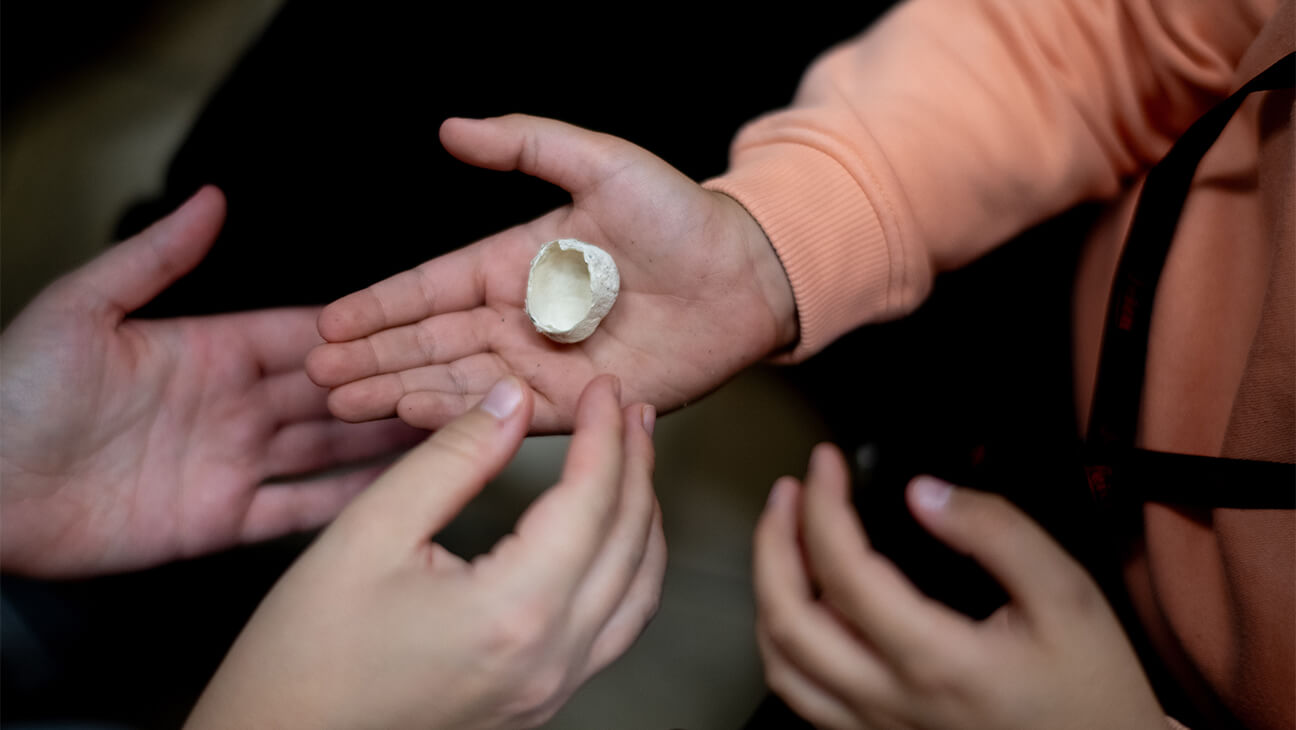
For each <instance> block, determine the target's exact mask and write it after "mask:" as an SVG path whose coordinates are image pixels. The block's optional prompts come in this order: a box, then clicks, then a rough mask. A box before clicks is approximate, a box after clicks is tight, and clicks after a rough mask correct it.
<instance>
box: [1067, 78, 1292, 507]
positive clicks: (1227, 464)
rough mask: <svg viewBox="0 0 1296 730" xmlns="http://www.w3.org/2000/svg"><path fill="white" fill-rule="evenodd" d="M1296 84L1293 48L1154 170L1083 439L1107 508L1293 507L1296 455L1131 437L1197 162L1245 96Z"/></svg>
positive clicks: (1115, 290) (1119, 279) (1116, 294)
mask: <svg viewBox="0 0 1296 730" xmlns="http://www.w3.org/2000/svg"><path fill="white" fill-rule="evenodd" d="M1293 86H1296V53H1289V54H1287V55H1286V56H1284V57H1283V58H1282V59H1281V60H1279V61H1278V62H1277V63H1275V64H1274V65H1272V66H1270V67H1269V68H1268V69H1266V70H1265V71H1264V72H1263V73H1261V74H1260V75H1259V76H1257V77H1255V78H1254V79H1252V80H1251V81H1250V82H1249V83H1247V84H1246V85H1245V86H1243V87H1242V88H1241V89H1239V90H1238V91H1237V92H1236V93H1234V94H1233V95H1232V96H1230V97H1229V98H1228V99H1226V100H1224V101H1223V102H1222V103H1220V104H1219V105H1218V106H1216V107H1215V108H1213V109H1211V110H1210V111H1208V112H1206V113H1205V114H1204V115H1202V117H1201V118H1200V119H1198V120H1197V121H1196V122H1195V123H1194V124H1193V125H1192V126H1191V127H1189V128H1188V131H1187V132H1185V133H1184V134H1183V136H1182V137H1180V138H1179V140H1178V141H1177V142H1175V144H1174V146H1173V147H1171V149H1170V151H1169V153H1167V154H1166V156H1165V158H1164V159H1162V160H1161V162H1160V163H1158V164H1157V165H1156V166H1155V167H1153V168H1152V170H1151V171H1149V172H1148V176H1147V180H1146V182H1145V183H1144V186H1143V191H1142V193H1141V194H1140V196H1139V201H1138V207H1137V208H1136V209H1135V213H1134V220H1133V222H1132V223H1131V224H1130V230H1129V234H1128V236H1127V238H1126V241H1125V248H1124V250H1123V251H1122V252H1121V257H1120V263H1119V264H1118V265H1117V267H1116V278H1115V281H1114V282H1113V283H1112V291H1111V296H1110V298H1109V300H1108V303H1107V318H1106V321H1105V323H1104V325H1103V338H1102V351H1101V355H1100V356H1099V360H1098V378H1097V381H1096V383H1095V386H1094V395H1093V402H1092V405H1091V407H1090V412H1089V430H1088V435H1087V437H1086V439H1085V441H1086V443H1085V448H1086V452H1087V458H1086V466H1085V471H1086V474H1087V476H1088V481H1089V489H1090V491H1091V492H1092V493H1093V496H1094V497H1095V499H1096V500H1097V501H1098V503H1099V505H1100V507H1104V508H1106V507H1110V506H1111V505H1113V504H1122V505H1136V504H1141V503H1143V502H1165V503H1169V504H1177V505H1185V506H1196V507H1235V508H1256V509H1293V508H1296V464H1285V463H1278V462H1268V461H1250V460H1245V459H1226V458H1219V457H1207V456H1191V455H1186V454H1171V453H1166V452H1158V451H1150V450H1147V449H1140V448H1136V447H1135V446H1134V437H1135V434H1136V432H1137V428H1138V418H1139V407H1140V401H1141V396H1142V392H1143V381H1144V378H1145V376H1146V370H1147V350H1148V333H1149V331H1150V329H1151V323H1152V302H1153V298H1154V297H1155V296H1156V288H1157V282H1158V281H1159V280H1160V278H1161V270H1162V268H1163V267H1164V266H1165V260H1166V256H1167V254H1168V253H1169V251H1170V244H1171V241H1172V240H1173V238H1174V233H1175V228H1176V227H1177V226H1178V223H1179V216H1180V213H1181V212H1182V211H1183V206H1184V200H1185V198H1187V195H1188V189H1189V187H1190V186H1191V185H1192V179H1193V175H1194V174H1195V172H1196V170H1197V165H1198V163H1199V162H1201V159H1202V157H1203V156H1204V155H1205V154H1206V151H1207V150H1208V149H1210V147H1211V145H1213V144H1214V143H1215V140H1216V139H1217V138H1218V137H1219V135H1220V133H1221V132H1222V131H1223V130H1224V127H1225V125H1227V124H1228V122H1229V120H1230V119H1232V117H1233V115H1234V113H1236V112H1237V110H1238V107H1240V106H1241V105H1242V102H1243V100H1244V99H1245V98H1246V97H1247V96H1248V95H1250V94H1252V93H1254V92H1257V91H1267V90H1272V89H1280V88H1291V87H1293Z"/></svg>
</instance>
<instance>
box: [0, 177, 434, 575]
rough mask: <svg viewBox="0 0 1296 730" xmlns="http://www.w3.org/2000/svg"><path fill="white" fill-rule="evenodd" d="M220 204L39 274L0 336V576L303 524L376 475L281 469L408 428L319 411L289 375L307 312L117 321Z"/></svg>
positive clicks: (210, 226) (148, 294)
mask: <svg viewBox="0 0 1296 730" xmlns="http://www.w3.org/2000/svg"><path fill="white" fill-rule="evenodd" d="M224 217H225V199H224V197H223V196H222V195H221V193H220V191H219V190H216V189H215V188H204V189H203V190H201V191H199V192H198V194H197V195H195V196H194V197H193V198H192V199H190V200H189V202H187V203H186V204H185V205H184V206H182V207H181V208H180V209H178V210H177V211H176V212H174V213H173V214H171V215H170V216H169V217H167V218H165V219H163V220H162V221H160V222H158V223H157V224H155V225H153V226H152V227H150V228H149V229H148V230H146V231H144V232H143V233H141V234H139V235H138V236H135V237H134V238H132V239H130V240H127V241H125V242H123V243H121V244H118V245H117V246H115V247H113V248H112V249H111V250H109V251H107V252H106V253H104V254H102V255H100V256H99V257H98V258H96V259H94V260H93V261H91V262H90V263H89V264H87V265H85V266H83V267H82V268H80V269H79V270H77V271H74V272H72V273H70V274H68V275H66V276H64V277H63V278H62V279H60V280H58V281H57V282H55V283H54V284H52V285H51V286H50V287H48V288H47V289H46V290H45V291H44V292H42V293H41V294H40V296H38V297H37V298H36V299H35V300H34V301H33V302H32V303H31V304H30V305H29V306H28V307H27V308H26V309H25V310H24V311H23V312H22V313H21V314H19V316H18V317H17V318H16V319H15V320H14V321H13V323H12V325H11V326H10V327H9V328H8V330H7V331H6V332H5V333H4V337H3V339H2V340H0V367H3V372H4V378H3V380H2V381H0V479H2V480H3V481H2V482H0V504H2V506H3V509H2V510H0V520H2V524H3V529H2V530H0V536H2V537H0V555H2V556H3V568H4V570H5V571H14V572H20V573H26V574H29V575H38V576H73V575H86V574H91V573H102V572H108V571H120V570H128V569H134V568H143V567H147V566H151V565H155V564H158V563H162V562H165V561H168V560H172V559H176V558H182V557H188V556H193V555H198V554H200V553H205V552H208V551H212V550H218V549H221V548H225V547H229V546H232V545H235V544H238V543H242V542H250V541H253V540H260V539H264V538H269V537H273V536H276V535H279V534H282V533H285V532H288V531H290V530H298V529H306V528H311V527H315V526H317V525H319V524H322V523H323V522H325V521H327V520H328V519H330V518H331V517H332V516H333V515H334V514H336V512H337V511H338V510H339V509H341V507H342V505H343V504H344V503H346V501H347V500H348V499H350V497H351V496H352V495H353V494H355V493H356V492H357V491H358V490H360V489H361V488H362V487H363V486H364V485H366V484H367V483H368V482H369V481H371V480H372V479H373V477H374V476H375V475H376V473H377V471H376V470H375V469H370V470H367V471H360V472H355V473H351V474H347V475H344V476H335V477H333V478H330V479H320V480H315V481H309V482H307V481H296V480H293V479H292V478H291V477H292V476H293V475H300V474H303V473H305V472H309V471H313V470H317V469H322V468H326V467H332V466H338V465H343V464H346V463H348V462H352V461H356V460H361V459H368V458H372V457H375V456H377V455H380V454H382V453H384V452H388V451H391V450H394V449H396V448H398V447H405V446H408V445H409V444H410V443H413V442H414V441H415V440H416V438H417V437H418V434H417V432H415V430H414V429H410V428H409V427H407V426H404V425H403V424H401V423H399V422H397V421H390V422H387V423H378V424H368V425H366V426H355V425H353V424H345V423H341V422H339V421H337V420H335V419H333V418H331V417H330V416H329V414H328V409H327V402H326V394H325V392H324V391H323V390H321V389H320V388H318V387H317V386H315V385H314V384H312V383H311V382H310V380H309V379H308V378H307V377H306V373H305V371H304V370H303V361H304V360H305V357H306V353H307V352H308V351H309V350H310V348H311V347H312V346H314V345H315V344H317V343H318V342H319V338H318V335H317V334H316V329H315V319H316V316H317V311H315V310H310V309H282V310H271V311H260V312H249V313H245V314H232V315H226V316H215V317H202V318H183V319H175V320H158V321H143V320H131V319H127V315H128V314H130V312H131V311H132V310H135V309H137V308H139V307H141V306H143V305H144V304H146V303H147V302H148V301H149V300H150V299H152V298H153V297H154V296H156V295H157V294H158V293H159V292H161V291H162V290H163V289H165V288H166V287H167V286H169V285H170V284H171V283H172V282H173V281H175V280H176V279H178V278H179V277H180V276H182V275H183V274H185V273H186V272H188V271H189V270H191V269H192V268H193V267H194V266H196V265H197V263H198V261H199V260H201V259H202V257H203V255H204V254H205V253H206V252H207V249H208V248H209V247H210V245H211V243H212V242H213V241H214V240H215V238H216V234H217V233H218V232H219V230H220V227H221V224H222V223H223V221H224ZM273 477H283V478H285V479H284V480H283V481H281V482H279V483H266V482H267V480H268V479H271V478H273Z"/></svg>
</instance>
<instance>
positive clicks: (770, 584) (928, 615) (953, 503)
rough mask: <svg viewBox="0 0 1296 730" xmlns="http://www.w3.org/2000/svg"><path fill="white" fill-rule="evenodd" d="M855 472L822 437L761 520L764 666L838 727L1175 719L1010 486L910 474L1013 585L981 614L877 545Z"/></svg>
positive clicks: (1105, 612) (967, 549)
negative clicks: (981, 489) (966, 485)
mask: <svg viewBox="0 0 1296 730" xmlns="http://www.w3.org/2000/svg"><path fill="white" fill-rule="evenodd" d="M847 481H848V477H847V471H846V465H845V464H844V462H843V461H842V457H841V455H840V453H839V452H837V451H836V450H835V449H832V448H828V447H819V448H817V449H816V451H815V454H814V456H813V457H812V459H811V464H810V471H809V473H808V474H807V476H806V482H805V486H801V485H800V484H798V483H797V482H796V480H794V479H791V478H785V479H783V480H780V481H779V482H778V483H777V484H776V485H775V488H774V491H773V492H772V493H771V495H770V503H769V506H768V507H767V508H766V510H765V514H764V515H763V516H762V517H761V521H760V524H759V526H758V527H757V532H756V539H755V549H756V557H755V573H756V575H755V578H756V597H757V605H758V613H759V617H758V640H759V643H760V648H761V654H762V656H763V658H764V661H765V674H766V679H767V681H768V682H769V684H770V686H771V687H772V688H773V689H774V691H775V692H777V693H778V694H779V695H781V696H782V697H783V698H784V699H785V700H786V701H787V702H788V704H789V705H790V706H791V707H792V708H793V709H795V710H796V711H797V712H798V713H800V714H801V715H802V716H804V717H805V718H806V719H808V720H809V721H811V722H813V723H815V724H816V725H819V726H821V727H825V728H932V729H935V728H942V729H948V728H955V729H957V728H978V729H983V728H1005V729H1007V728H1140V729H1145V728H1154V727H1164V726H1165V717H1164V715H1163V714H1162V712H1161V710H1160V707H1159V706H1158V704H1157V701H1156V699H1155V697H1154V695H1153V693H1152V689H1151V686H1150V685H1149V684H1148V681H1147V679H1146V677H1145V676H1144V674H1143V672H1142V669H1141V668H1140V666H1139V663H1138V660H1137V658H1136V656H1135V654H1134V651H1133V649H1132V648H1131V647H1130V645H1129V643H1128V642H1127V640H1126V638H1125V635H1124V634H1123V633H1122V631H1121V627H1120V625H1119V623H1118V622H1117V620H1116V617H1115V615H1114V614H1113V613H1112V611H1111V609H1110V608H1109V607H1108V605H1107V603H1106V601H1104V600H1103V596H1102V594H1101V593H1100V592H1099V590H1098V587H1097V586H1096V585H1095V584H1094V583H1093V582H1092V581H1091V580H1090V578H1089V576H1088V575H1087V574H1086V573H1085V572H1084V571H1083V570H1082V569H1081V567H1080V566H1079V565H1078V564H1077V563H1076V562H1074V561H1073V560H1072V559H1071V558H1070V557H1069V556H1068V555H1066V554H1065V553H1064V552H1063V551H1062V549H1061V548H1060V547H1059V546H1058V545H1057V544H1056V543H1055V542H1053V540H1052V539H1051V538H1049V536H1048V535H1047V534H1046V533H1045V532H1044V531H1043V530H1042V529H1041V528H1040V527H1039V526H1038V525H1036V524H1035V523H1034V522H1032V521H1031V520H1029V519H1028V518H1027V517H1026V516H1025V515H1023V514H1021V513H1020V512H1019V511H1017V510H1016V509H1015V508H1014V507H1012V506H1010V505H1009V504H1008V503H1007V502H1005V501H1004V500H1002V499H1000V498H998V497H994V496H989V495H986V494H982V493H977V492H972V491H968V490H964V489H952V488H950V487H949V485H946V484H944V483H941V482H937V481H935V480H933V479H930V478H920V479H917V480H915V481H914V482H913V483H912V484H910V486H909V492H908V499H909V505H910V508H911V509H912V510H913V512H914V514H915V515H916V516H917V518H918V519H919V521H921V522H922V524H923V525H924V526H925V527H926V528H927V529H928V530H930V531H931V532H932V533H933V534H934V535H936V536H937V537H939V538H940V539H942V540H943V541H944V542H946V543H948V544H949V545H950V546H951V547H953V548H954V549H956V550H958V551H960V552H963V553H966V554H968V555H971V556H972V557H973V558H975V559H976V560H977V561H978V562H979V563H981V564H982V565H983V566H985V567H986V568H987V569H988V570H989V571H990V572H991V574H992V575H994V576H995V578H996V579H998V580H999V581H1000V582H1001V583H1002V584H1003V586H1004V587H1005V588H1006V589H1007V591H1008V593H1009V595H1010V597H1011V598H1010V601H1009V603H1008V604H1007V605H1005V606H1004V607H1003V608H1001V609H999V610H998V611H997V612H995V613H994V614H993V615H992V616H991V617H990V618H988V619H986V620H985V621H982V622H976V621H972V620H970V619H968V618H966V617H965V616H963V615H962V614H958V613H955V612H954V611H952V610H950V609H948V608H946V607H945V606H943V605H940V604H938V603H936V602H934V601H932V600H930V599H928V598H926V597H925V596H923V595H922V594H921V593H919V592H918V591H917V590H916V589H915V588H914V587H913V585H912V584H910V583H909V582H908V581H907V580H906V579H905V577H904V576H903V575H902V574H901V573H900V572H899V571H898V570H897V569H896V567H895V565H893V564H892V563H891V562H889V561H887V560H886V559H885V558H883V557H881V556H880V555H878V554H877V553H875V552H873V551H872V550H871V549H870V548H869V546H868V543H867V539H866V538H865V536H864V533H863V530H862V529H861V526H860V524H859V521H858V520H857V519H856V517H855V513H854V510H853V509H852V508H851V506H850V503H849V501H848V499H847V491H848V489H847ZM798 540H800V543H798Z"/></svg>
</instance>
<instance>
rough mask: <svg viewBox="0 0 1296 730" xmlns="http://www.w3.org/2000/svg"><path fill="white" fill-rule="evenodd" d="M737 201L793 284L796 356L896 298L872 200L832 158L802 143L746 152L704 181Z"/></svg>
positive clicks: (874, 315) (789, 356)
mask: <svg viewBox="0 0 1296 730" xmlns="http://www.w3.org/2000/svg"><path fill="white" fill-rule="evenodd" d="M703 187H705V188H707V189H709V190H715V191H718V192H721V193H724V194H725V195H728V196H730V197H732V198H734V199H735V200H737V201H738V202H739V203H740V204H742V206H743V207H744V208H746V209H747V211H748V212H749V213H751V214H752V216H753V217H754V218H755V219H756V221H757V222H758V223H759V224H760V225H761V227H762V228H763V229H764V231H765V235H767V236H768V237H769V239H770V243H772V244H773V246H774V250H775V252H776V253H777V254H778V257H779V260H780V261H781V262H782V264H783V268H784V270H785V271H786V272H787V275H788V280H789V281H790V282H791V284H792V294H793V296H794V297H795V299H796V306H797V322H798V325H799V328H800V331H799V337H798V340H797V343H796V347H795V349H793V350H792V351H791V352H789V353H785V354H783V355H779V356H777V357H775V358H773V360H774V361H775V362H783V363H793V362H800V361H802V360H805V359H806V358H808V357H810V356H811V355H813V354H815V353H816V352H818V351H820V350H822V349H823V348H824V347H826V346H827V345H828V344H829V343H831V342H832V341H833V340H835V339H836V338H838V337H840V336H841V335H843V334H845V333H846V332H848V331H850V330H852V329H854V328H855V327H858V326H859V325H860V324H863V323H864V322H866V321H871V320H875V319H878V318H879V317H880V316H881V315H882V314H883V313H885V312H888V311H889V310H891V308H892V307H893V306H895V305H896V303H895V302H892V301H889V299H890V292H891V289H892V282H893V280H894V278H895V277H894V274H893V262H892V260H891V258H892V257H891V255H890V253H889V251H888V248H887V242H886V240H885V236H884V234H883V227H882V224H881V222H880V221H879V219H878V215H877V212H876V210H875V207H874V205H873V204H872V202H871V201H870V200H869V198H868V195H867V194H866V193H865V192H864V191H863V189H862V188H861V187H860V184H859V182H858V181H857V180H856V179H855V178H853V177H852V176H851V175H850V174H849V173H848V172H847V171H846V170H845V169H844V168H843V167H842V166H841V165H840V164H839V163H838V162H837V161H836V160H834V159H833V158H832V157H830V156H829V155H827V154H825V153H823V152H821V151H819V150H817V149H815V148H813V147H809V146H806V145H800V144H795V143H776V144H768V145H762V146H761V147H759V148H757V149H748V150H745V151H744V152H743V157H742V164H741V165H739V166H737V167H736V168H735V169H733V170H731V171H729V172H727V173H725V174H724V175H722V176H720V177H717V178H713V179H711V180H708V181H706V182H705V183H703Z"/></svg>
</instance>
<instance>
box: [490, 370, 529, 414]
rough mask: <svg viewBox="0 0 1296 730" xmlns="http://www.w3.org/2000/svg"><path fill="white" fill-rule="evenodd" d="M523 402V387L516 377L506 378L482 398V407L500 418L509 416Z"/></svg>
mask: <svg viewBox="0 0 1296 730" xmlns="http://www.w3.org/2000/svg"><path fill="white" fill-rule="evenodd" d="M521 402H522V388H521V386H520V385H519V384H518V382H517V380H515V379H514V378H504V379H502V380H500V381H499V382H498V383H496V384H495V386H494V387H493V388H491V389H490V392H489V393H487V394H486V397H485V398H484V399H482V402H481V409H482V410H483V411H486V412H487V413H489V414H491V415H492V416H494V417H496V418H498V419H501V420H503V419H505V418H508V417H509V416H510V415H512V414H513V411H515V410H517V407H518V404H519V403H521Z"/></svg>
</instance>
